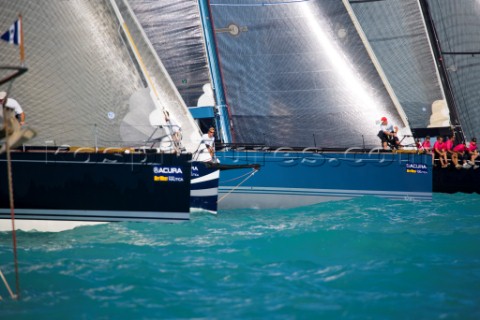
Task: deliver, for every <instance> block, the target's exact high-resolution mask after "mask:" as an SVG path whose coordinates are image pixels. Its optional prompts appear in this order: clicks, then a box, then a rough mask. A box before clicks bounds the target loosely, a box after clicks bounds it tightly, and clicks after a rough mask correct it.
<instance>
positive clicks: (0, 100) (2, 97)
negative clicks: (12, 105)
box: [0, 91, 7, 104]
mask: <svg viewBox="0 0 480 320" xmlns="http://www.w3.org/2000/svg"><path fill="white" fill-rule="evenodd" d="M6 98H7V93H6V92H5V91H0V104H3V102H4V101H5V99H6Z"/></svg>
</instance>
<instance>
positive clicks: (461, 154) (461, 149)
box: [452, 143, 467, 169]
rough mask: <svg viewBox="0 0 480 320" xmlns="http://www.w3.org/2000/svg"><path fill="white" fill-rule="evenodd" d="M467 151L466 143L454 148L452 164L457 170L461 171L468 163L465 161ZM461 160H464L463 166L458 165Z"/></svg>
mask: <svg viewBox="0 0 480 320" xmlns="http://www.w3.org/2000/svg"><path fill="white" fill-rule="evenodd" d="M465 151H467V147H466V146H465V144H464V143H460V144H457V145H456V146H455V147H453V154H452V162H453V164H454V165H455V168H457V169H461V168H462V164H466V163H467V161H466V160H465ZM459 158H460V159H462V162H463V163H462V164H459V163H458V159H459ZM466 169H467V168H466Z"/></svg>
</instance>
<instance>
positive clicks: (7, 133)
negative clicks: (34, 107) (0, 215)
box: [2, 106, 20, 299]
mask: <svg viewBox="0 0 480 320" xmlns="http://www.w3.org/2000/svg"><path fill="white" fill-rule="evenodd" d="M2 108H3V106H2ZM3 110H4V117H3V123H4V126H3V127H4V129H5V148H6V154H7V179H8V197H9V203H10V216H11V221H12V244H13V259H14V265H15V287H16V292H17V294H16V295H13V294H12V293H11V294H10V295H11V296H12V299H18V297H19V295H20V277H19V273H18V255H17V234H16V231H15V206H14V197H13V175H12V158H11V154H10V145H9V136H10V121H11V120H12V119H14V118H13V117H12V114H11V113H10V112H8V113H6V112H5V108H4V109H3ZM2 278H4V277H3V274H2ZM4 282H5V280H4ZM6 286H7V288H9V287H8V284H6ZM9 291H11V290H9Z"/></svg>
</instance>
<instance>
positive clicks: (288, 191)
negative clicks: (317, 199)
mask: <svg viewBox="0 0 480 320" xmlns="http://www.w3.org/2000/svg"><path fill="white" fill-rule="evenodd" d="M232 189H233V187H225V186H223V187H219V193H222V194H223V193H228V192H231V190H232ZM233 193H251V194H278V195H281V194H283V195H305V196H308V195H310V196H321V195H328V196H332V195H335V196H360V195H373V196H388V197H401V198H405V196H410V197H427V198H431V197H432V193H431V192H407V191H380V190H375V191H371V190H342V189H308V188H268V187H236V188H235V190H234V191H233Z"/></svg>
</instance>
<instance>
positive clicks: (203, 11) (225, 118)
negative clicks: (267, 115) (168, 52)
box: [198, 0, 232, 143]
mask: <svg viewBox="0 0 480 320" xmlns="http://www.w3.org/2000/svg"><path fill="white" fill-rule="evenodd" d="M198 5H199V7H200V17H201V21H202V25H203V34H204V36H205V46H206V51H207V59H208V66H209V69H210V74H211V77H212V82H213V92H214V93H215V100H216V103H217V106H216V107H217V109H218V114H219V117H220V124H219V127H220V128H218V129H219V130H218V131H220V136H221V139H222V142H223V143H231V142H232V134H231V131H230V126H231V123H230V118H229V113H228V107H227V103H226V99H225V91H224V90H223V81H222V74H221V72H220V64H219V61H218V55H217V50H216V46H215V34H214V31H213V26H212V18H211V14H210V9H209V8H210V3H209V0H199V1H198Z"/></svg>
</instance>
